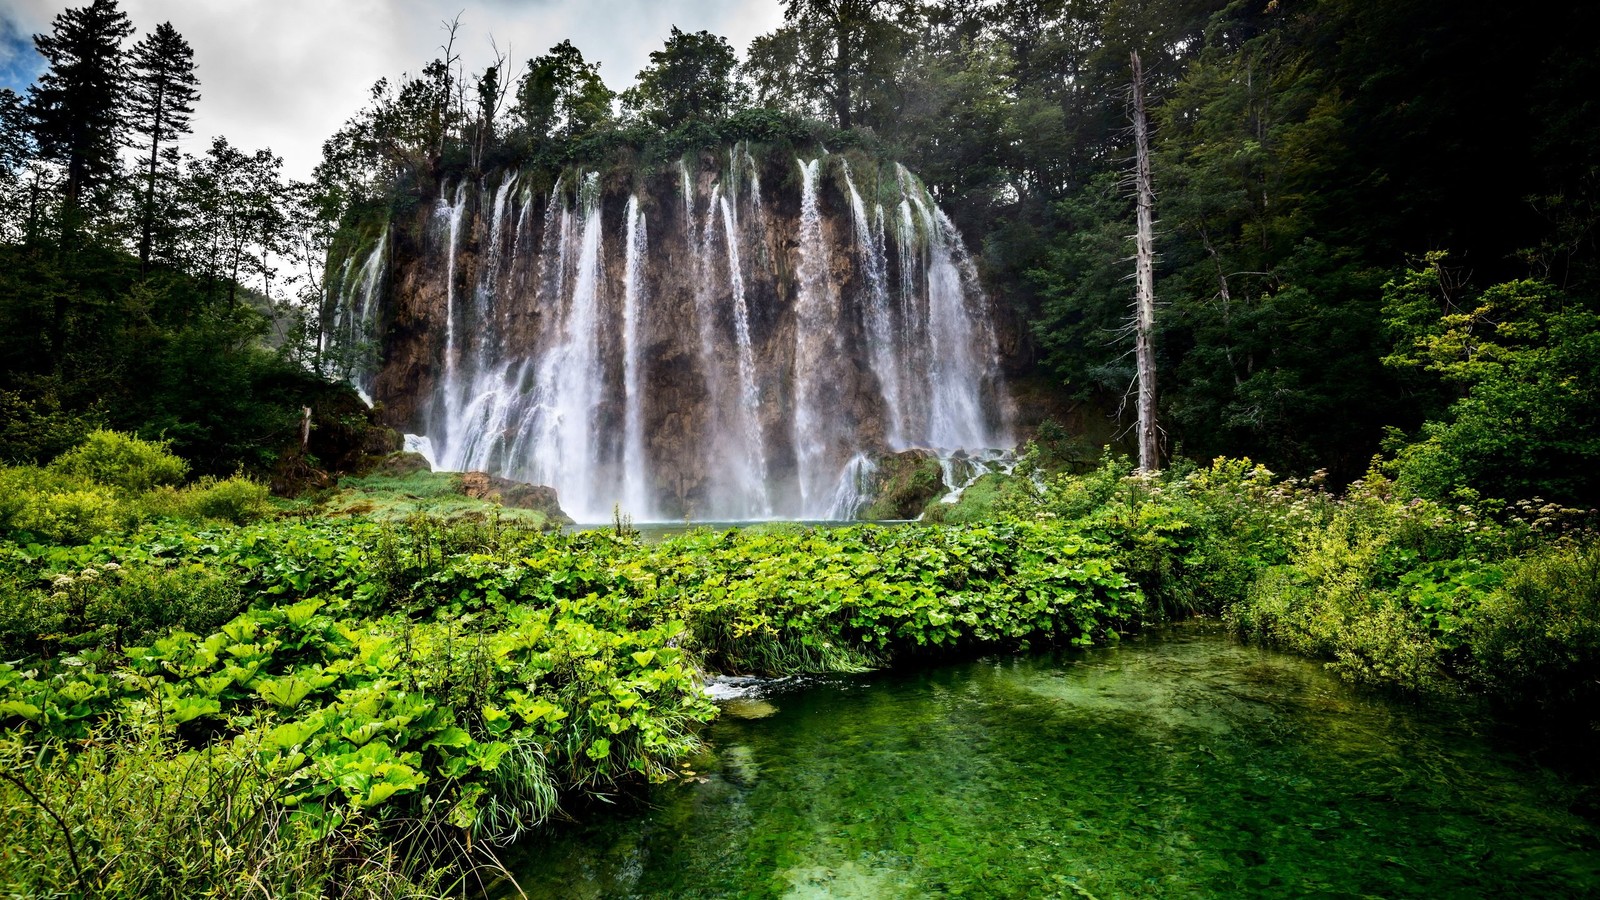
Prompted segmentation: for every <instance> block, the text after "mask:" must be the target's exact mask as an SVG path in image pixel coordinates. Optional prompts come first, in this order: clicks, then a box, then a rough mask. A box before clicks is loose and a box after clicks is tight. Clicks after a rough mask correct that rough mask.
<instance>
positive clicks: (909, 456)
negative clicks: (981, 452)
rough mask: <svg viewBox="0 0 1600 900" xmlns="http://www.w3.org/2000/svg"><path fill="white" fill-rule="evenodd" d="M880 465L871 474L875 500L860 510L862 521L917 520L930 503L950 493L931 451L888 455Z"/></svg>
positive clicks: (937, 461)
mask: <svg viewBox="0 0 1600 900" xmlns="http://www.w3.org/2000/svg"><path fill="white" fill-rule="evenodd" d="M877 464H878V468H877V471H875V472H874V473H873V474H872V487H873V494H872V496H873V500H872V502H871V503H868V504H867V505H866V506H865V507H864V508H863V509H862V510H861V513H860V518H862V519H915V518H916V517H917V516H920V515H922V510H923V509H924V508H926V507H927V505H928V501H930V500H932V499H934V498H935V497H938V496H941V495H943V494H945V493H946V492H948V491H949V490H950V489H949V487H947V486H946V485H945V483H944V470H943V469H941V468H940V467H939V458H938V457H937V456H935V455H934V452H933V451H932V450H905V451H902V452H900V453H889V454H885V455H883V456H881V457H879V458H878V460H877Z"/></svg>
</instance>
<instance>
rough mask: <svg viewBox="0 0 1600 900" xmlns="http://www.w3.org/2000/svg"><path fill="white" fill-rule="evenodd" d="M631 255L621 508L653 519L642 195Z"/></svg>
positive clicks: (631, 213) (626, 289)
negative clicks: (643, 336)
mask: <svg viewBox="0 0 1600 900" xmlns="http://www.w3.org/2000/svg"><path fill="white" fill-rule="evenodd" d="M626 216H627V223H628V225H627V227H628V233H627V241H628V257H627V262H626V264H625V267H624V270H623V285H622V291H623V293H622V345H623V355H622V361H623V376H622V378H623V392H624V407H625V410H626V411H625V412H624V414H623V417H624V425H623V429H624V431H623V440H622V485H623V496H622V507H623V508H624V509H626V510H627V511H628V513H629V515H632V516H635V517H637V518H639V519H641V520H647V519H650V518H653V512H654V506H653V504H652V503H651V500H650V487H649V484H648V482H647V478H648V475H647V474H646V468H645V466H646V460H645V448H644V385H643V383H642V376H643V368H644V360H643V359H642V350H641V347H640V345H639V344H640V341H639V315H640V308H641V307H642V306H643V305H644V294H645V285H644V265H645V254H646V253H648V252H649V248H650V242H649V240H648V238H647V236H646V234H645V220H644V213H642V212H640V211H639V197H638V195H634V196H632V197H629V198H628V210H627V213H626Z"/></svg>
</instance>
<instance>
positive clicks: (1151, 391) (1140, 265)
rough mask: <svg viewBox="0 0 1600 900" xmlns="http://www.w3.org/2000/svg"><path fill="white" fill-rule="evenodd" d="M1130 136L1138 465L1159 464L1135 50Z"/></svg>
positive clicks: (1151, 264)
mask: <svg viewBox="0 0 1600 900" xmlns="http://www.w3.org/2000/svg"><path fill="white" fill-rule="evenodd" d="M1133 136H1134V143H1135V145H1136V147H1137V156H1136V161H1135V170H1134V182H1135V185H1136V187H1137V190H1138V194H1139V200H1138V231H1137V232H1136V234H1135V236H1134V240H1135V247H1136V249H1135V263H1134V266H1135V268H1134V282H1135V289H1136V295H1135V296H1136V301H1135V304H1134V358H1135V360H1136V362H1137V364H1138V367H1139V426H1138V428H1139V468H1140V469H1141V470H1143V471H1145V472H1154V471H1156V470H1157V469H1159V468H1161V444H1160V440H1159V436H1158V430H1157V427H1156V354H1155V347H1154V345H1153V343H1152V333H1153V332H1154V331H1155V323H1156V279H1155V205H1156V198H1155V192H1154V191H1153V190H1152V189H1151V186H1150V126H1149V122H1148V120H1147V119H1146V118H1145V110H1144V70H1143V68H1142V67H1141V66H1140V65H1139V53H1138V51H1135V52H1134V53H1133Z"/></svg>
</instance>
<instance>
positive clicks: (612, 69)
mask: <svg viewBox="0 0 1600 900" xmlns="http://www.w3.org/2000/svg"><path fill="white" fill-rule="evenodd" d="M0 2H3V4H4V6H6V7H9V8H8V9H3V10H0V16H4V17H6V18H9V19H10V20H11V21H12V22H13V23H14V24H15V26H16V29H17V31H19V32H21V33H22V34H32V33H34V32H40V31H45V30H47V29H49V27H50V20H51V19H52V17H54V15H55V14H56V13H57V12H60V11H61V10H62V9H64V8H66V6H67V5H72V4H62V3H59V2H53V3H52V2H46V0H0ZM83 2H87V0H83ZM122 8H123V9H124V10H125V11H126V12H127V13H128V16H129V18H131V19H132V20H133V23H134V25H135V26H137V27H138V29H139V34H141V35H142V34H144V33H145V32H147V31H149V30H150V29H152V28H154V27H155V26H156V25H157V24H159V23H161V22H164V21H171V22H172V25H173V27H174V28H176V29H177V30H178V31H179V32H180V33H181V34H183V36H184V37H185V38H186V39H187V40H188V41H189V44H190V45H191V46H192V47H194V54H195V67H196V69H197V74H198V76H199V78H200V91H201V101H200V104H199V105H198V107H197V108H196V113H195V117H194V130H195V134H194V136H192V137H190V138H189V139H188V140H187V142H186V143H187V147H186V149H188V150H189V152H192V153H198V152H200V150H201V149H203V148H204V147H205V146H206V145H208V144H209V143H210V139H211V137H212V136H213V135H218V134H221V135H225V136H226V137H227V138H228V140H229V141H231V142H233V144H235V145H236V146H238V147H240V148H242V149H245V150H256V149H259V148H261V147H271V148H272V149H273V151H274V152H276V153H277V154H279V155H280V156H282V157H283V158H284V168H285V170H286V171H287V173H288V174H289V175H290V176H292V177H298V178H304V177H306V176H308V175H309V174H310V172H311V168H312V167H313V166H314V165H316V163H317V161H318V159H319V158H320V156H321V149H322V141H323V140H324V139H325V138H327V137H328V135H330V134H332V133H333V131H334V130H335V129H337V128H338V127H339V125H340V124H342V123H343V122H344V120H345V119H346V118H348V117H349V116H350V115H351V114H353V113H355V112H356V111H357V110H358V109H360V108H361V106H362V105H364V104H365V102H366V99H367V95H368V91H369V89H370V88H371V86H372V84H373V82H375V81H377V80H378V79H379V78H385V77H387V78H390V79H391V80H392V79H394V78H396V77H397V76H399V75H400V74H401V73H402V72H413V73H414V72H417V71H418V70H420V69H421V68H422V66H423V65H424V64H426V63H427V61H428V60H430V59H433V58H434V57H435V56H437V55H438V53H439V50H438V48H439V46H440V44H441V43H442V42H443V41H444V38H445V33H444V30H443V28H442V27H441V23H442V22H444V21H445V20H448V19H451V18H454V17H455V15H456V13H457V12H460V13H461V28H460V31H459V32H458V33H457V39H456V48H457V50H458V51H460V53H461V55H462V59H463V62H464V63H465V64H466V66H467V68H468V70H469V71H470V70H474V69H479V68H481V67H483V66H484V65H487V64H488V62H489V61H490V58H491V50H490V43H489V41H490V38H491V36H492V37H493V39H494V42H495V43H496V44H498V45H499V47H500V49H501V50H502V51H505V50H507V49H508V48H509V50H510V64H511V67H512V70H513V71H514V72H520V71H521V69H522V68H523V66H524V65H525V64H526V63H527V61H528V60H529V59H531V58H532V57H534V56H538V55H540V54H542V53H545V52H546V51H548V50H549V49H550V48H551V47H552V46H554V45H556V44H558V43H560V42H561V41H562V40H564V39H571V41H572V42H573V44H575V45H576V46H577V47H578V49H580V50H582V51H583V54H584V56H585V58H587V59H591V60H598V61H599V62H600V64H601V68H600V74H601V75H602V76H603V77H604V78H605V80H606V83H607V84H608V85H610V86H611V87H612V88H613V89H616V90H621V89H622V88H624V87H626V86H627V85H629V84H630V83H632V81H633V76H634V75H635V74H636V73H637V72H638V71H639V70H640V69H642V68H644V66H645V64H646V63H647V62H648V61H649V54H650V51H652V50H657V49H659V48H660V47H661V45H662V43H663V42H664V41H665V40H666V38H667V35H668V33H669V32H670V30H671V28H672V26H673V25H676V26H678V27H679V28H681V29H683V30H685V31H700V30H706V31H710V32H712V33H714V34H720V35H722V36H724V37H726V38H727V39H728V41H729V42H730V43H731V44H733V46H734V47H735V48H737V49H739V50H740V51H741V52H742V51H743V50H744V48H745V47H747V46H748V45H749V43H750V40H751V39H752V38H754V37H755V36H757V35H759V34H762V33H764V32H767V31H770V30H772V29H773V28H775V27H777V25H778V24H779V23H780V22H781V20H782V17H783V9H782V4H781V2H780V0H123V2H122ZM136 38H137V35H136Z"/></svg>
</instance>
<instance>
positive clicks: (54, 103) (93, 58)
mask: <svg viewBox="0 0 1600 900" xmlns="http://www.w3.org/2000/svg"><path fill="white" fill-rule="evenodd" d="M132 33H133V25H132V23H130V22H129V21H128V16H127V14H126V13H124V12H123V11H122V10H120V9H118V8H117V2H116V0H94V2H93V3H91V4H89V5H88V6H82V7H78V8H77V9H69V10H67V11H66V12H62V13H58V14H57V15H56V17H55V20H54V22H53V23H52V26H51V33H50V34H36V35H34V36H33V44H34V47H36V48H37V49H38V51H39V53H40V54H41V55H43V56H44V58H45V59H46V60H47V61H48V62H49V67H48V68H47V69H46V70H45V72H44V74H42V75H40V76H39V80H38V81H37V82H36V83H34V84H33V85H32V86H31V87H29V88H28V112H29V116H30V118H31V120H32V122H31V126H32V131H33V137H34V140H35V142H36V143H37V145H38V150H39V156H40V157H41V158H42V159H45V160H48V161H50V162H54V163H58V164H60V165H61V166H62V167H63V168H64V169H65V176H66V177H65V179H64V180H63V182H62V184H63V188H62V224H63V231H64V234H63V238H66V237H67V236H68V233H70V231H71V230H72V228H74V227H75V225H76V222H77V220H78V219H79V218H80V216H81V215H82V213H83V210H84V207H85V199H84V198H85V194H86V192H88V191H90V190H92V189H94V188H96V187H99V186H101V185H103V184H105V183H107V182H109V181H110V180H111V179H112V177H113V176H114V175H115V173H116V171H117V148H118V147H119V146H120V145H121V141H120V140H119V138H120V134H121V132H122V130H123V129H124V127H125V124H126V123H125V121H124V118H123V91H124V79H125V65H124V62H123V58H122V42H123V40H124V39H125V38H127V37H128V35H130V34H132ZM63 243H64V245H65V243H66V241H65V240H64V241H63Z"/></svg>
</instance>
